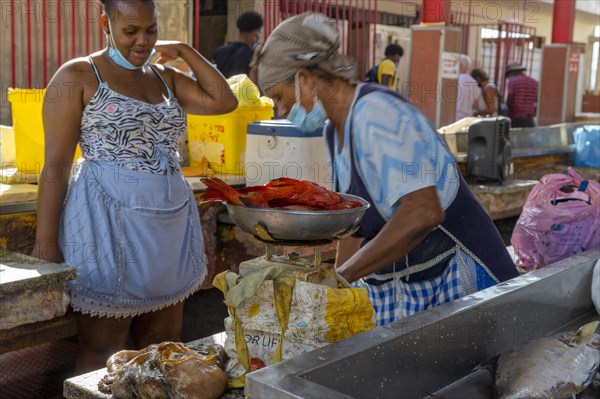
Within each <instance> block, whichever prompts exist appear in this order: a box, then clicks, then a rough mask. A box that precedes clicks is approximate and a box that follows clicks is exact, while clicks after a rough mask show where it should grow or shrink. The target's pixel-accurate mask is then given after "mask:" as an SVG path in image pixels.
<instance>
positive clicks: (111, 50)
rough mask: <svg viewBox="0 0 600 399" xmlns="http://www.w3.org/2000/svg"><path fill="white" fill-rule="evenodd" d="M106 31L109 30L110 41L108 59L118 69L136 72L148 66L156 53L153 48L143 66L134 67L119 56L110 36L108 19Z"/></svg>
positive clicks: (110, 28) (110, 27)
mask: <svg viewBox="0 0 600 399" xmlns="http://www.w3.org/2000/svg"><path fill="white" fill-rule="evenodd" d="M108 29H109V33H108V34H109V36H110V41H111V43H110V44H109V47H108V57H109V58H110V59H111V60H113V62H114V63H115V64H117V65H118V66H120V67H123V68H125V69H129V70H132V71H134V70H136V69H142V68H143V67H145V66H146V65H148V63H149V62H150V58H152V56H153V55H154V53H155V52H156V50H155V49H154V48H153V49H152V51H150V55H149V56H148V58H147V59H146V61H145V62H144V64H143V65H141V66H136V65H133V64H132V63H131V62H129V61H128V60H127V58H125V57H124V56H123V54H121V51H119V49H118V48H117V45H116V44H115V38H114V37H113V35H112V32H113V30H112V26H111V25H110V19H109V20H108Z"/></svg>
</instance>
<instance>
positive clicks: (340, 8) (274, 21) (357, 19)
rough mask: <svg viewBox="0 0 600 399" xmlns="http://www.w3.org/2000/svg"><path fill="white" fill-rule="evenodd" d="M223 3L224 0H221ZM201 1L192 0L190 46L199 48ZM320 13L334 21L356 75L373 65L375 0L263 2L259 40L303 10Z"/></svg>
mask: <svg viewBox="0 0 600 399" xmlns="http://www.w3.org/2000/svg"><path fill="white" fill-rule="evenodd" d="M223 1H225V0H223ZM201 5H202V4H201V1H200V0H194V26H193V35H192V36H193V43H194V47H195V48H200V40H201V38H200V10H201ZM310 10H312V11H316V12H320V13H323V14H325V15H327V16H329V17H330V18H333V19H335V20H336V22H337V24H338V29H339V31H340V34H341V37H340V39H341V40H340V42H341V43H340V47H341V52H342V53H343V54H348V55H352V56H354V58H355V59H356V61H357V63H358V65H359V74H360V75H359V76H362V75H363V74H364V73H365V72H366V71H367V70H368V68H369V67H370V66H371V65H373V64H375V62H376V61H377V60H376V59H375V54H376V53H375V48H376V46H375V45H374V43H372V42H371V40H373V41H374V40H375V35H370V31H374V30H375V29H376V27H377V0H264V2H263V9H262V10H259V11H260V12H261V13H262V14H263V18H264V27H263V32H264V37H263V41H264V40H266V38H267V37H268V36H269V35H270V34H271V32H272V31H273V29H275V27H276V26H277V25H278V24H279V23H280V22H281V21H283V20H285V19H287V18H289V17H292V16H294V15H298V14H301V13H303V12H305V11H310Z"/></svg>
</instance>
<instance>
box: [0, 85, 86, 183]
mask: <svg viewBox="0 0 600 399" xmlns="http://www.w3.org/2000/svg"><path fill="white" fill-rule="evenodd" d="M45 92H46V89H13V88H9V89H8V101H9V102H10V105H11V112H12V125H13V130H14V134H15V162H16V164H17V168H18V169H19V170H21V171H34V172H37V173H39V172H40V171H41V170H42V166H43V165H44V125H43V122H42V105H43V102H44V94H45ZM80 156H81V151H80V149H79V146H77V149H76V151H75V159H77V158H79V157H80Z"/></svg>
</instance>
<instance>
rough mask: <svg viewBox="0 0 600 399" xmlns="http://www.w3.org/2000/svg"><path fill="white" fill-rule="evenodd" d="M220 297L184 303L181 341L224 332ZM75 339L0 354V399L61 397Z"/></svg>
mask: <svg viewBox="0 0 600 399" xmlns="http://www.w3.org/2000/svg"><path fill="white" fill-rule="evenodd" d="M225 317H227V308H226V307H225V305H224V304H223V294H222V293H221V292H220V291H218V290H216V289H213V290H207V291H200V292H198V293H197V294H195V295H192V296H191V297H190V298H189V299H188V300H187V302H186V306H185V319H184V328H183V334H182V337H181V340H182V342H189V341H193V340H195V339H199V338H203V337H206V336H209V335H212V334H215V333H217V332H220V331H223V329H224V327H223V320H224V319H225ZM77 353H78V346H77V338H76V337H73V338H71V339H67V340H59V341H55V342H51V343H47V344H42V345H38V346H35V347H31V348H26V349H21V350H18V351H14V352H9V353H5V354H2V355H0V399H55V398H62V383H63V381H64V380H65V379H67V378H70V377H72V376H73V372H74V368H75V359H76V358H77Z"/></svg>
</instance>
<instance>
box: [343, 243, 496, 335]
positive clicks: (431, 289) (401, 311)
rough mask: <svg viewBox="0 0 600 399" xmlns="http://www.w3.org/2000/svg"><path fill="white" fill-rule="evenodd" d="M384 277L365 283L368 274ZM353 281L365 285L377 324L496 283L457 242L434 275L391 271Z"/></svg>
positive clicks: (400, 317) (382, 323) (389, 321)
mask: <svg viewBox="0 0 600 399" xmlns="http://www.w3.org/2000/svg"><path fill="white" fill-rule="evenodd" d="M373 277H377V279H386V280H388V281H385V280H383V281H385V282H384V283H382V284H381V285H373V284H369V283H367V282H366V281H365V280H366V279H367V278H373ZM367 278H365V279H361V280H358V281H356V282H355V283H354V285H355V286H356V287H363V288H366V289H367V291H368V293H369V298H370V299H371V302H372V303H373V307H374V308H375V316H376V318H377V325H378V326H381V325H384V324H388V323H391V322H393V321H396V320H399V319H402V318H405V317H407V316H410V315H413V314H415V313H418V312H421V311H423V310H426V309H430V308H433V307H435V306H438V305H441V304H443V303H446V302H451V301H453V300H455V299H458V298H460V297H462V296H465V295H469V294H472V293H473V292H476V291H479V290H482V289H484V288H487V287H491V286H493V285H495V284H496V282H494V280H492V278H491V277H490V276H489V275H488V274H487V272H486V271H485V269H484V268H482V267H481V266H480V265H479V264H478V263H477V262H475V261H474V260H473V259H472V258H471V257H470V256H469V255H467V254H466V253H465V252H463V251H462V250H460V248H459V247H458V246H457V248H456V253H455V254H454V256H452V257H451V258H450V260H449V261H448V264H447V266H446V268H445V269H444V271H443V272H442V273H441V274H440V275H439V276H437V277H435V278H432V279H429V280H422V281H410V275H409V276H408V277H407V278H398V277H397V276H394V275H393V274H391V273H390V274H388V275H371V276H368V277H367Z"/></svg>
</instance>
